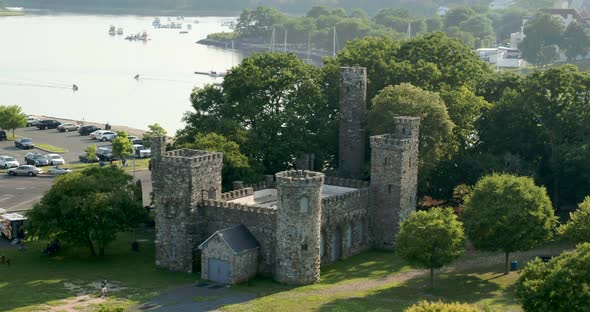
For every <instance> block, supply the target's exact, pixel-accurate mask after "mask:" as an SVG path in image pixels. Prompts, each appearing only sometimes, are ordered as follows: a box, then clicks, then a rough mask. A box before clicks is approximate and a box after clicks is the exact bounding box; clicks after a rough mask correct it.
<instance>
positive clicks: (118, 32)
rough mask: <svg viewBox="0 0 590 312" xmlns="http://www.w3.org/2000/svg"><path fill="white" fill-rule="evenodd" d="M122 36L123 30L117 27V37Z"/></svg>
mask: <svg viewBox="0 0 590 312" xmlns="http://www.w3.org/2000/svg"><path fill="white" fill-rule="evenodd" d="M122 34H123V28H121V27H119V28H117V35H122Z"/></svg>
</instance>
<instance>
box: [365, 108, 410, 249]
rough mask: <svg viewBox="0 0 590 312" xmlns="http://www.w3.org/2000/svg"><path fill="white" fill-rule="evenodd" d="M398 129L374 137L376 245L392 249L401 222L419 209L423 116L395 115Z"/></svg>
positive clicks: (373, 194) (373, 189)
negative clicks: (421, 121) (418, 193)
mask: <svg viewBox="0 0 590 312" xmlns="http://www.w3.org/2000/svg"><path fill="white" fill-rule="evenodd" d="M395 122H396V132H395V133H394V134H386V135H380V136H374V137H371V206H370V207H371V211H370V215H371V232H372V237H373V247H375V248H377V249H393V247H394V242H395V236H396V233H397V231H398V229H399V223H400V222H401V221H403V220H405V218H406V217H407V216H408V215H409V213H410V212H412V211H414V210H415V208H416V189H417V176H418V132H419V126H420V118H415V117H396V119H395Z"/></svg>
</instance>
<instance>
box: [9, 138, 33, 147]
mask: <svg viewBox="0 0 590 312" xmlns="http://www.w3.org/2000/svg"><path fill="white" fill-rule="evenodd" d="M14 146H16V147H18V148H21V149H29V148H34V147H35V144H33V140H31V139H29V138H20V139H16V140H14Z"/></svg>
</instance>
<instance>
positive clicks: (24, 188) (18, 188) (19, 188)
mask: <svg viewBox="0 0 590 312" xmlns="http://www.w3.org/2000/svg"><path fill="white" fill-rule="evenodd" d="M26 189H27V188H26V187H17V188H16V190H26Z"/></svg>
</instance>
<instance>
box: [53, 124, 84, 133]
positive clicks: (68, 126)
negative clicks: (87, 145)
mask: <svg viewBox="0 0 590 312" xmlns="http://www.w3.org/2000/svg"><path fill="white" fill-rule="evenodd" d="M79 128H80V126H79V125H75V124H71V123H64V124H61V125H59V126H57V131H59V132H68V131H78V129H79Z"/></svg>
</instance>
